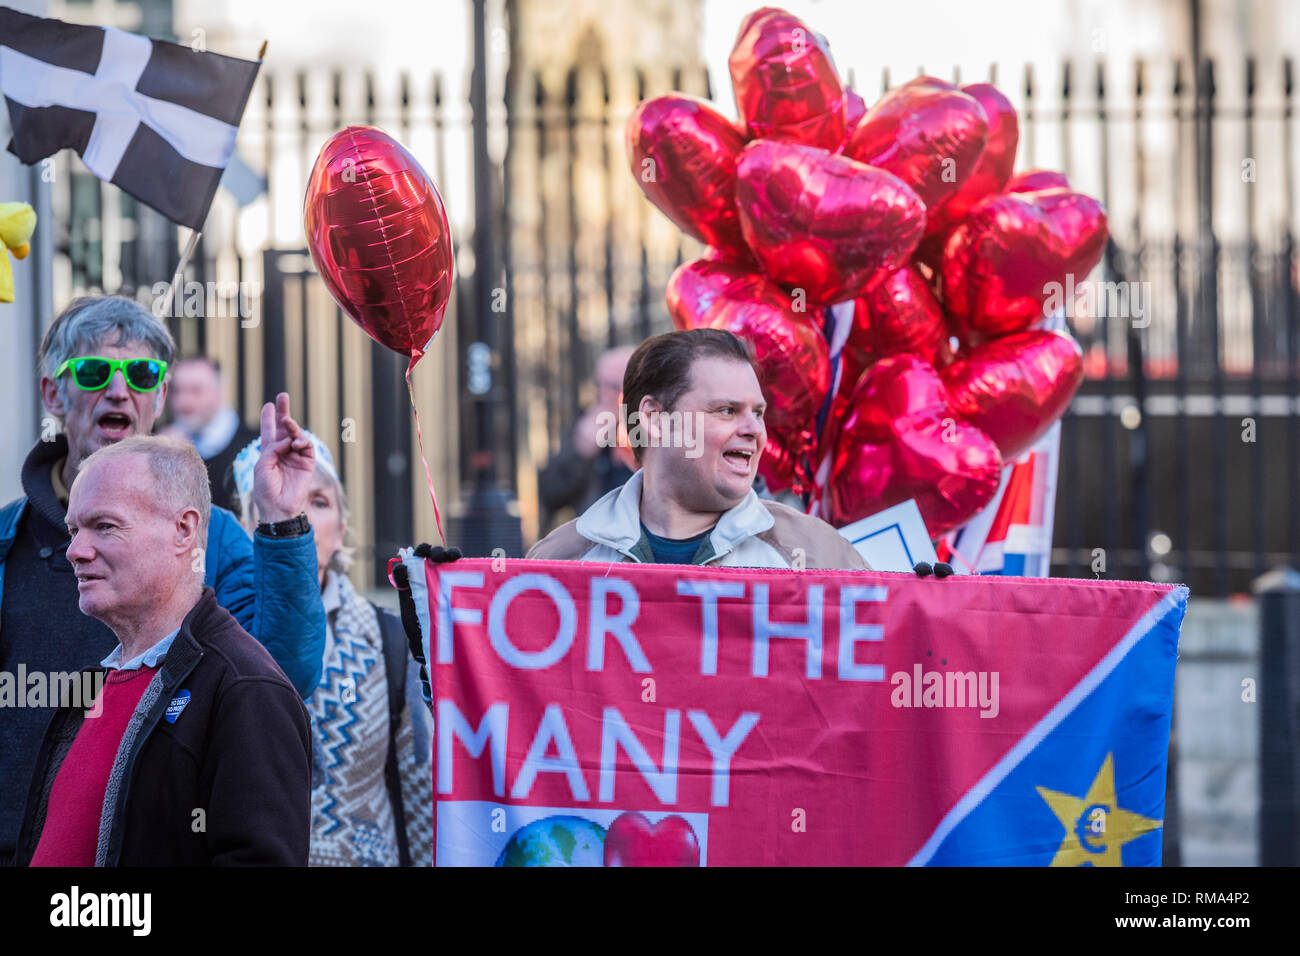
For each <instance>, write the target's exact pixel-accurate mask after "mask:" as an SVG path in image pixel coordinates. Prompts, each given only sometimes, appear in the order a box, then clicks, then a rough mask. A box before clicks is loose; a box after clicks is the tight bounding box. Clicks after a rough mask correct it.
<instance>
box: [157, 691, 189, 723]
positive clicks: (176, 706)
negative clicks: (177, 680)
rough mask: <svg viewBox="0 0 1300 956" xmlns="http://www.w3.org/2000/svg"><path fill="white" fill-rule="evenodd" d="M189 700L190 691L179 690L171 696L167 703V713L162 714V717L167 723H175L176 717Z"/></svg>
mask: <svg viewBox="0 0 1300 956" xmlns="http://www.w3.org/2000/svg"><path fill="white" fill-rule="evenodd" d="M189 702H190V692H189V691H187V690H183V691H181V692H180V693H179V694H177V695H176V696H175V697H173V698H172V699H171V703H169V704H168V705H167V713H165V714H164V715H163V719H164V720H166V721H167V723H169V724H174V723H176V718H177V717H179V716H180V715H181V711H182V710H184V709H185V705H186V704H188V703H189Z"/></svg>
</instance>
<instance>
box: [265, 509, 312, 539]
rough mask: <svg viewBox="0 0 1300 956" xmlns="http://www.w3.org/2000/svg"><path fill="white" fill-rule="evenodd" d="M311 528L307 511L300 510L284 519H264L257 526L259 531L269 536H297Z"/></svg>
mask: <svg viewBox="0 0 1300 956" xmlns="http://www.w3.org/2000/svg"><path fill="white" fill-rule="evenodd" d="M310 530H311V522H310V521H308V520H307V514H306V512H300V513H299V514H296V515H294V516H293V517H292V518H286V519H285V520H284V521H263V522H261V523H260V524H259V525H258V526H257V533H258V534H260V535H262V536H263V537H267V538H297V537H299V536H300V535H304V534H306V533H307V532H308V531H310Z"/></svg>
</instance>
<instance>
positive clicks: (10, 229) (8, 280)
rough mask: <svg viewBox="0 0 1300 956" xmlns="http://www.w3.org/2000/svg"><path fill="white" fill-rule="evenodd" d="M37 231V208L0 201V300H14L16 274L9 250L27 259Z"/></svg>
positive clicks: (19, 203) (20, 257) (18, 256)
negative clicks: (33, 234)
mask: <svg viewBox="0 0 1300 956" xmlns="http://www.w3.org/2000/svg"><path fill="white" fill-rule="evenodd" d="M35 231H36V210H34V209H32V207H31V206H29V205H28V204H27V203H25V202H0V247H3V248H0V302H12V301H13V300H14V274H13V270H12V268H11V267H10V265H9V255H8V253H9V252H12V253H13V254H14V256H15V257H16V258H19V259H26V258H27V253H28V252H30V251H31V245H30V242H29V240H30V239H31V238H32V233H33V232H35Z"/></svg>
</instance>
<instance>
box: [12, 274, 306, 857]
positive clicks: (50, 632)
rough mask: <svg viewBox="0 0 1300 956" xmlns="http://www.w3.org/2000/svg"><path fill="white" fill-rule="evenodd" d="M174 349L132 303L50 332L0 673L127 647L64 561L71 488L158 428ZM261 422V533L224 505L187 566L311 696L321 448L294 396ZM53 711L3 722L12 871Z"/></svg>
mask: <svg viewBox="0 0 1300 956" xmlns="http://www.w3.org/2000/svg"><path fill="white" fill-rule="evenodd" d="M175 351H176V345H175V342H173V340H172V337H171V333H170V332H169V331H168V330H167V327H166V326H165V325H163V324H162V322H160V321H159V320H158V319H157V318H156V317H155V316H154V315H153V313H151V312H150V311H149V310H148V309H146V308H144V307H143V306H141V305H140V304H139V303H137V302H135V301H133V300H131V299H127V298H123V297H121V296H86V297H84V298H79V299H75V300H73V301H72V302H70V303H69V304H68V306H67V308H65V309H64V310H63V311H62V312H61V313H60V314H59V315H58V316H57V317H56V318H55V319H54V321H53V322H52V323H51V324H50V327H49V328H48V329H47V330H46V332H45V336H44V338H43V340H42V342H41V347H40V352H39V355H38V356H37V366H38V369H39V372H40V391H41V401H42V402H43V404H44V406H45V413H46V416H47V418H46V423H45V427H44V428H43V430H42V435H41V438H40V439H39V440H38V441H37V442H36V444H35V445H34V446H33V448H32V450H31V451H30V452H29V453H28V455H27V459H26V461H25V462H23V465H22V487H23V496H22V497H20V498H18V499H16V500H14V501H11V502H9V503H8V504H7V505H5V506H4V507H2V508H0V671H4V672H7V673H13V672H16V671H17V670H18V669H19V668H25V669H26V671H27V672H28V673H29V674H30V673H35V672H37V671H39V672H43V673H46V674H49V673H56V672H57V673H70V672H78V671H82V670H85V669H86V668H90V667H94V666H96V665H97V664H98V663H99V661H100V660H101V659H103V657H104V655H106V654H108V653H109V652H110V651H111V650H112V649H113V647H114V646H115V645H116V644H117V638H116V637H115V636H114V634H113V632H112V631H111V630H110V629H109V628H108V627H107V626H106V625H104V624H103V623H101V622H100V621H97V620H95V619H94V618H91V617H87V616H86V615H84V614H82V613H81V612H80V611H79V610H78V608H77V602H78V589H77V578H76V575H75V574H74V569H73V566H72V564H71V562H70V560H69V558H68V556H67V554H66V552H67V548H68V545H69V542H70V540H71V536H70V535H69V534H68V528H67V525H66V522H65V518H66V515H67V507H68V489H70V488H71V487H72V483H73V481H74V480H75V479H76V477H77V474H78V472H79V470H80V468H81V465H82V462H84V461H85V460H86V459H87V458H89V457H90V455H91V454H93V453H94V452H95V451H97V450H99V449H100V448H104V447H106V446H108V445H112V444H114V443H116V442H119V441H121V440H123V439H125V438H129V437H132V436H135V435H149V434H150V432H152V431H153V426H154V422H155V420H156V419H157V417H158V416H159V415H160V414H161V413H162V410H163V406H164V404H165V402H166V398H167V366H168V364H169V363H170V362H171V361H172V357H173V355H174V354H175ZM56 424H57V425H59V426H60V427H59V428H58V429H55V428H54V426H55V425H56ZM261 425H262V441H263V447H264V449H265V453H264V454H263V455H262V457H261V458H260V459H259V460H258V462H257V467H256V480H255V482H254V491H253V497H254V498H256V499H257V502H258V507H259V511H260V512H261V515H262V517H263V519H264V523H263V524H260V525H258V526H257V530H256V533H255V534H254V535H253V538H252V540H249V536H248V535H247V534H245V533H244V530H243V528H241V527H240V526H239V522H238V520H237V519H236V518H235V516H234V515H232V514H231V513H230V512H229V511H226V510H224V509H222V508H213V509H212V511H211V517H210V520H209V521H208V523H207V534H206V536H205V537H204V539H203V541H202V546H200V547H198V548H196V549H195V553H194V554H193V555H191V559H190V560H191V561H192V562H193V563H194V565H195V567H196V568H197V569H199V570H201V571H202V572H203V575H204V579H203V583H204V584H205V585H207V586H208V587H211V588H212V589H213V591H214V593H215V596H216V601H217V603H218V604H219V605H220V606H221V607H223V608H225V609H226V610H227V611H229V612H230V613H231V614H232V615H233V616H234V618H235V620H236V621H238V622H239V626H240V627H242V628H243V629H244V630H245V631H247V632H248V633H249V634H251V635H253V637H255V638H257V640H259V641H260V642H261V643H262V645H263V646H264V647H265V648H266V649H267V650H268V651H269V652H270V653H271V657H272V658H273V659H274V660H275V663H276V664H277V665H278V666H279V667H280V669H281V670H282V671H283V672H284V674H285V676H286V677H288V678H289V682H290V683H291V684H292V685H293V686H294V687H295V688H296V689H297V691H298V693H299V694H300V695H301V696H306V695H308V694H310V693H311V692H312V691H313V690H315V688H316V685H317V683H319V681H320V662H321V653H322V650H323V648H324V646H325V612H324V610H323V608H322V607H321V599H320V589H319V587H318V585H317V579H316V543H315V539H314V538H313V536H312V529H311V524H310V522H309V521H308V520H307V514H306V511H307V490H308V485H309V483H310V479H311V475H312V473H313V471H314V470H315V467H316V466H315V462H314V460H313V457H312V444H311V442H310V441H308V440H307V439H306V438H305V437H304V435H303V433H302V429H301V428H299V426H298V423H297V422H295V421H294V420H293V417H292V416H291V415H290V414H289V396H288V395H286V394H283V393H281V394H280V395H278V396H277V397H276V401H275V403H274V404H272V403H269V402H268V403H267V404H266V405H264V406H263V407H262V422H261ZM15 464H16V463H15ZM51 714H52V710H51V709H50V708H48V707H21V708H12V709H11V710H9V711H8V712H7V713H6V714H5V716H4V719H3V720H0V865H5V864H7V863H10V862H12V857H13V852H14V848H15V846H16V843H17V839H18V828H19V825H20V823H21V819H22V809H23V798H24V796H25V795H26V793H27V784H28V781H30V780H31V779H32V770H33V767H34V766H35V761H36V757H37V751H38V750H39V748H40V741H41V733H42V731H43V730H44V728H45V725H46V724H47V723H48V722H49V720H50V717H51Z"/></svg>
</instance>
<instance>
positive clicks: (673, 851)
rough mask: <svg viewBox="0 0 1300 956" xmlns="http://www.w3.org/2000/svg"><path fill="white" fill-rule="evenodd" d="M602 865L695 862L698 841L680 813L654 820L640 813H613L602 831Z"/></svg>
mask: <svg viewBox="0 0 1300 956" xmlns="http://www.w3.org/2000/svg"><path fill="white" fill-rule="evenodd" d="M605 865H606V866H699V865H700V841H699V839H698V838H697V837H696V836H695V831H694V830H693V829H691V825H690V824H689V823H687V822H686V820H685V819H684V818H682V817H679V816H676V815H673V816H670V817H664V818H663V819H662V820H660V821H659V822H658V823H656V824H653V825H652V824H651V823H650V821H649V820H647V819H646V818H645V816H643V815H642V814H640V813H637V812H635V811H628V812H627V813H624V814H622V815H621V816H619V817H617V818H616V819H615V820H614V822H613V823H611V824H610V825H609V830H607V831H606V833H605Z"/></svg>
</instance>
